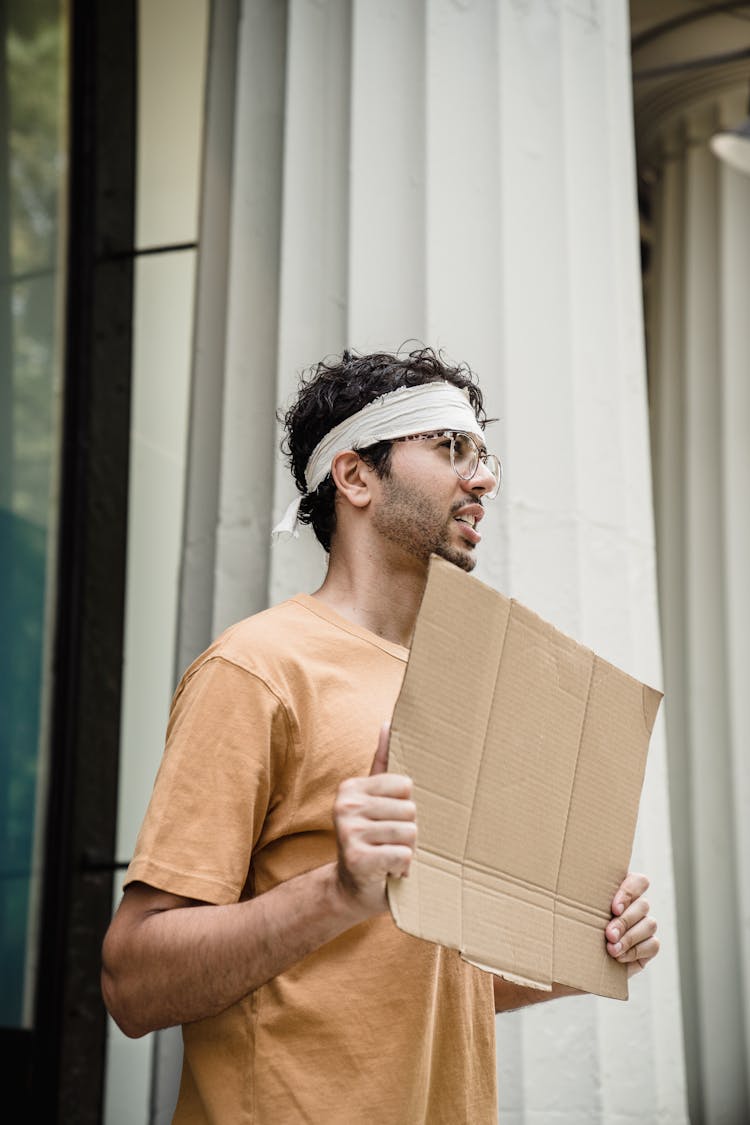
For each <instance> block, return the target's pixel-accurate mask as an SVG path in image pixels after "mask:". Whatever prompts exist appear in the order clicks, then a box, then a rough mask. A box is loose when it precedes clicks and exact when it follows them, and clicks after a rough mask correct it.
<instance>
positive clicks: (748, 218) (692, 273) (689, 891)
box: [650, 92, 750, 1125]
mask: <svg viewBox="0 0 750 1125" xmlns="http://www.w3.org/2000/svg"><path fill="white" fill-rule="evenodd" d="M742 112H743V98H742V95H741V94H740V93H739V92H738V94H737V95H735V96H731V95H727V96H724V97H720V96H718V95H711V94H709V95H707V96H704V97H703V98H702V99H697V100H695V101H694V103H693V104H692V105H685V106H684V107H683V108H680V107H679V105H678V106H677V107H676V108H675V109H674V111H673V113H672V116H671V118H670V119H669V120H667V121H665V122H664V123H663V127H662V130H661V136H660V138H659V156H658V158H657V159H656V160H655V167H657V169H658V178H657V183H656V187H655V204H656V208H655V215H654V240H655V252H656V264H655V270H654V278H653V296H652V301H651V306H652V307H651V330H650V338H651V356H650V369H651V381H652V386H653V403H654V406H653V436H654V449H655V481H656V501H657V529H658V544H659V571H660V589H661V592H662V603H661V604H662V620H663V633H664V646H665V662H666V668H667V672H668V679H667V692H668V700H669V701H670V702H669V703H668V706H667V709H666V717H667V726H668V731H669V744H670V765H671V771H670V784H671V799H672V800H671V803H672V819H673V825H674V838H675V842H676V853H677V857H678V859H677V865H676V879H677V889H678V905H679V910H678V918H679V929H680V935H681V945H680V961H681V985H682V994H683V1009H684V1016H685V1042H686V1054H687V1060H688V1075H689V1083H690V1109H691V1120H693V1121H694V1122H696V1123H699V1125H700V1123H703V1122H706V1123H707V1125H714V1123H719V1122H729V1121H732V1122H733V1121H742V1120H746V1119H747V1117H748V1112H749V1110H748V1106H749V1102H748V1088H747V1080H748V1073H749V1065H750V1057H749V1056H748V1031H749V1030H750V1003H749V997H748V976H747V973H748V964H749V962H748V955H749V947H748V932H750V930H749V927H748V902H749V901H750V897H749V894H748V888H749V886H750V860H749V859H748V857H749V856H750V847H749V845H750V837H749V836H748V831H747V827H746V810H747V808H748V803H749V802H750V777H749V776H748V766H747V754H746V747H747V737H748V734H749V733H750V721H749V718H750V704H749V701H748V692H747V682H748V671H750V662H749V652H750V650H749V649H748V634H749V632H750V602H749V601H748V595H747V573H748V565H749V564H750V535H749V534H748V527H749V518H748V494H749V491H750V458H749V457H748V449H749V448H750V396H749V395H748V390H747V388H748V374H749V373H750V328H749V327H748V321H747V315H746V297H747V291H748V290H747V285H748V280H749V277H748V264H747V263H748V260H749V257H748V250H750V179H747V178H743V177H742V176H741V175H740V174H739V173H737V172H734V171H733V170H731V169H729V168H726V167H724V166H722V165H721V164H719V163H718V162H717V160H716V159H715V157H714V156H713V155H712V153H711V151H710V150H709V148H708V140H709V138H710V136H711V135H712V133H713V132H714V131H715V130H716V129H717V128H718V127H719V125H720V124H722V123H723V124H727V123H729V124H731V123H732V122H733V121H734V120H736V119H739V118H740V117H741V116H742ZM743 289H744V292H743Z"/></svg>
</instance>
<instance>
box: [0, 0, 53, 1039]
mask: <svg viewBox="0 0 750 1125" xmlns="http://www.w3.org/2000/svg"><path fill="white" fill-rule="evenodd" d="M0 13H1V14H0V40H1V47H0V49H1V50H2V55H1V56H0V62H1V63H2V65H1V66H0V349H1V351H0V633H1V635H2V637H3V644H2V646H0V1026H4V1027H21V1026H29V1025H30V1023H31V1012H32V1005H33V998H34V966H35V953H36V930H37V907H38V898H39V874H40V871H39V867H40V860H39V856H40V845H41V832H42V828H43V823H42V817H41V816H40V810H42V809H43V807H44V795H45V794H44V779H45V776H46V759H47V745H46V742H47V740H46V737H45V728H46V724H45V718H46V714H45V713H46V708H45V698H46V691H47V688H48V683H47V680H48V672H49V649H50V645H51V639H52V638H51V610H52V606H51V604H50V597H49V591H50V589H51V588H53V581H52V580H53V579H54V574H53V571H52V567H53V565H54V549H55V538H56V537H55V522H56V516H57V511H56V507H57V482H56V475H57V463H58V456H59V432H58V431H59V425H58V418H59V391H60V371H61V363H62V346H61V341H62V333H61V324H60V315H61V309H62V298H63V283H64V259H63V257H62V253H61V243H62V234H63V225H62V214H63V204H64V188H65V183H66V167H65V158H66V132H65V130H66V120H67V89H66V87H67V61H66V42H65V33H66V21H65V11H64V4H63V3H62V2H61V0H32V2H30V0H9V2H6V3H4V4H2V5H0ZM8 638H9V641H8Z"/></svg>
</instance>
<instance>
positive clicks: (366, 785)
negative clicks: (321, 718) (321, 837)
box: [333, 723, 417, 917]
mask: <svg viewBox="0 0 750 1125" xmlns="http://www.w3.org/2000/svg"><path fill="white" fill-rule="evenodd" d="M389 733H390V730H389V724H387V723H386V724H384V726H383V727H382V728H381V731H380V738H379V740H378V748H377V750H376V752H375V758H374V759H373V763H372V769H371V771H370V776H369V777H356V778H351V779H349V780H348V781H343V782H342V783H341V785H340V786H339V790H338V794H337V797H336V801H335V804H334V807H333V821H334V825H335V828H336V840H337V844H338V855H339V858H338V882H339V885H340V887H341V889H342V891H343V892H344V893H345V894H346V895H348V896H349V897H351V898H352V899H354V900H355V901H356V903H357V904H358V905H359V906H360V908H361V909H362V910H363V912H364V916H365V917H369V916H370V915H372V914H379V913H381V912H382V911H384V910H385V909H386V908H387V900H386V895H385V885H386V878H387V876H388V875H393V876H396V877H401V876H404V875H408V874H409V868H410V866H411V860H412V856H413V855H414V849H415V847H416V842H417V823H416V820H417V808H416V805H415V804H414V801H413V800H412V788H413V786H412V781H411V778H409V777H404V776H403V775H401V774H396V773H388V772H387V769H388V738H389Z"/></svg>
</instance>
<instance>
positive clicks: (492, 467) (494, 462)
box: [484, 453, 503, 500]
mask: <svg viewBox="0 0 750 1125" xmlns="http://www.w3.org/2000/svg"><path fill="white" fill-rule="evenodd" d="M484 463H485V465H486V466H487V468H488V469H489V471H490V472H491V473H492V475H493V477H494V478H495V487H494V488H491V489H490V491H489V492H488V493H486V496H487V499H488V500H494V498H495V497H496V496H497V494H498V492H499V491H500V486H501V485H502V483H503V466H502V465H501V464H500V459H499V458H498V457H496V456H495V454H494V453H488V454H487V457H486V459H485V462H484Z"/></svg>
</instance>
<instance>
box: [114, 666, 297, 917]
mask: <svg viewBox="0 0 750 1125" xmlns="http://www.w3.org/2000/svg"><path fill="white" fill-rule="evenodd" d="M289 740H290V732H289V722H288V718H287V715H286V712H285V709H284V707H283V706H282V704H281V703H280V701H279V700H278V699H277V697H276V696H275V695H274V694H273V692H272V691H271V690H270V689H269V688H268V687H267V686H266V684H265V683H264V682H263V681H262V680H260V679H258V678H257V677H256V676H254V675H253V674H252V673H250V672H248V671H246V670H245V669H244V668H241V667H238V666H237V665H235V664H232V663H231V662H229V661H226V660H224V659H222V658H221V657H212V658H211V659H209V660H207V661H205V663H204V664H202V665H201V666H200V667H199V668H198V669H197V670H196V671H194V672H193V673H192V674H191V675H190V676H189V678H188V679H186V680H185V681H183V683H182V684H181V685H180V687H179V688H178V690H177V693H176V695H175V698H174V701H173V703H172V708H171V711H170V717H169V724H168V728H167V739H166V746H165V749H164V755H163V758H162V762H161V765H160V767H159V772H158V774H157V777H156V781H155V783H154V789H153V793H152V796H151V800H150V802H149V806H148V809H147V811H146V816H145V818H144V821H143V824H142V826H141V830H140V833H139V835H138V839H137V841H136V846H135V852H134V855H133V859H132V861H131V863H130V866H129V868H128V871H127V874H126V877H125V885H126V886H127V884H128V883H132V882H135V881H140V882H143V883H148V884H149V885H151V886H153V887H157V888H159V889H160V890H164V891H169V892H170V893H171V894H177V895H183V896H185V897H187V898H195V899H200V900H202V901H205V902H210V903H213V904H216V905H221V904H228V903H231V902H236V901H237V900H238V899H239V898H240V896H241V894H242V890H243V887H244V886H245V883H246V880H247V874H248V869H249V866H250V860H251V856H252V851H253V848H254V847H255V845H256V843H257V841H258V838H259V836H260V833H261V831H262V829H263V825H264V821H265V820H266V817H267V815H268V811H269V808H271V807H272V804H273V800H274V790H275V788H276V786H277V785H278V781H279V777H280V775H281V773H282V771H283V768H284V764H285V760H286V756H287V753H288V749H289Z"/></svg>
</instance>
